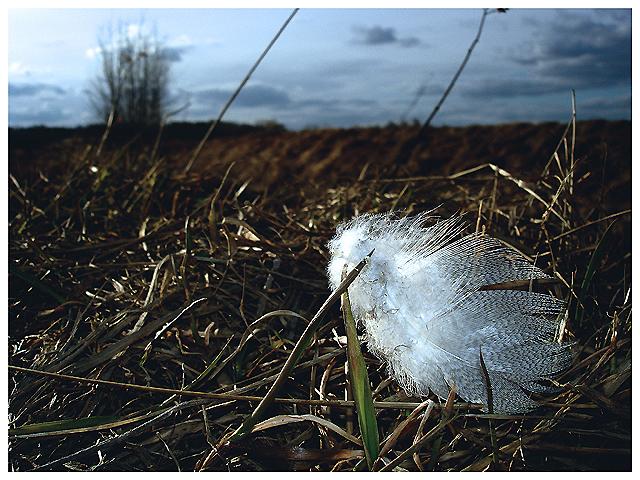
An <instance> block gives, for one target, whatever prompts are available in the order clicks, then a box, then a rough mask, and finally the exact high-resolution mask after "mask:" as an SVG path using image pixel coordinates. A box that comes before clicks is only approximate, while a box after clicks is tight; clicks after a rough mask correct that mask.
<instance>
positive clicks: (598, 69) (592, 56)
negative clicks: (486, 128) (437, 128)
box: [462, 10, 631, 98]
mask: <svg viewBox="0 0 640 480" xmlns="http://www.w3.org/2000/svg"><path fill="white" fill-rule="evenodd" d="M531 25H532V26H533V28H534V32H533V35H534V37H535V38H536V40H535V41H532V42H529V43H527V44H526V45H521V46H519V47H518V49H517V50H514V51H512V53H511V54H510V55H509V57H510V59H511V60H512V61H513V62H514V63H515V64H516V65H518V66H519V68H518V70H519V71H520V72H521V74H520V75H518V76H517V77H514V76H511V77H509V76H508V75H504V76H501V77H500V78H498V79H496V78H489V77H485V78H479V79H477V80H476V81H475V82H473V83H471V82H469V83H467V85H468V86H467V87H466V88H463V91H462V93H463V95H464V96H466V97H475V96H478V97H482V98H506V97H522V96H528V95H545V94H553V93H567V92H568V91H569V90H571V89H576V90H585V89H594V88H607V87H619V86H623V87H624V86H628V87H629V88H630V87H631V18H630V15H629V14H628V13H627V12H625V11H610V10H609V11H596V12H594V13H593V14H591V15H580V16H577V15H574V14H571V12H566V11H560V12H558V16H557V17H556V21H555V22H548V23H540V22H536V23H533V24H531ZM505 73H506V72H505Z"/></svg>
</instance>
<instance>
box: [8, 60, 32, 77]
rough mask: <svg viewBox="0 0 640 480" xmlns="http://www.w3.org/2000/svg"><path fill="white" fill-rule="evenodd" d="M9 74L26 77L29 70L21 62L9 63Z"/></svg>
mask: <svg viewBox="0 0 640 480" xmlns="http://www.w3.org/2000/svg"><path fill="white" fill-rule="evenodd" d="M9 73H11V74H13V75H26V74H28V73H29V69H28V68H27V66H26V65H24V64H23V63H22V62H11V63H10V64H9Z"/></svg>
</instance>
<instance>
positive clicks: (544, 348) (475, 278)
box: [328, 213, 571, 413]
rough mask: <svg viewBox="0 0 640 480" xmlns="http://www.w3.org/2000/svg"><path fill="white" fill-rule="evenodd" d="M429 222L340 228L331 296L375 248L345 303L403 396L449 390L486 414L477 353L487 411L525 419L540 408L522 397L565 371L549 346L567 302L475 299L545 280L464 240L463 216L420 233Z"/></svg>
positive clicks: (369, 222) (363, 220)
mask: <svg viewBox="0 0 640 480" xmlns="http://www.w3.org/2000/svg"><path fill="white" fill-rule="evenodd" d="M428 220H430V217H429V216H428V213H425V214H421V215H417V216H415V217H405V218H397V217H396V216H395V215H394V214H392V213H386V214H376V215H372V214H367V215H362V216H359V217H356V218H354V219H353V220H351V221H349V222H347V223H345V224H342V225H340V226H339V227H338V229H337V233H336V236H335V237H334V238H333V239H332V240H331V241H330V242H329V250H330V253H331V261H330V263H329V267H328V274H329V280H330V283H331V286H332V288H334V289H335V288H336V287H337V286H338V285H339V284H340V280H341V275H342V271H343V267H344V266H345V265H346V266H347V268H348V269H351V268H353V267H354V266H355V265H356V264H357V263H358V262H360V261H361V260H362V259H363V258H364V257H365V256H366V255H367V254H369V252H371V250H373V249H375V252H374V253H373V255H372V257H371V258H370V261H369V264H368V265H367V266H366V267H365V269H364V270H363V271H362V272H361V273H360V275H359V276H358V278H356V280H355V281H354V282H353V283H352V284H351V286H350V287H349V296H350V300H351V307H352V310H353V314H354V317H355V318H356V320H357V321H358V322H359V324H361V325H363V326H364V329H365V332H366V335H365V340H366V342H367V344H368V348H369V350H370V351H371V352H372V353H373V354H374V355H376V356H377V357H379V358H380V359H382V360H384V361H386V362H387V364H388V368H389V371H390V374H391V375H392V376H393V377H394V378H395V379H396V380H397V381H398V383H399V384H400V385H401V386H402V387H403V388H404V389H405V390H406V391H407V392H408V393H410V394H415V395H420V396H425V395H427V394H428V393H429V390H431V391H433V392H434V393H435V394H436V395H438V396H439V397H441V398H446V397H447V395H448V392H449V388H450V386H453V385H455V386H456V389H457V392H458V394H459V395H460V397H462V398H463V399H465V400H466V401H469V402H474V403H482V404H483V405H485V409H486V408H487V406H488V399H489V397H488V393H487V392H488V389H487V386H486V380H485V378H486V377H485V374H484V371H483V369H482V367H481V363H480V352H482V358H483V361H484V364H485V366H486V371H487V372H488V376H489V380H490V385H491V393H492V395H491V396H492V406H493V411H494V412H496V413H523V412H527V411H530V410H532V409H533V408H535V407H536V406H537V403H536V402H535V401H533V400H532V399H531V398H529V395H528V392H536V393H545V392H548V391H549V390H550V388H549V386H548V384H545V380H546V379H548V378H551V377H553V376H554V375H557V374H558V373H559V372H561V371H562V370H564V369H566V368H567V367H568V366H569V365H570V364H571V353H570V351H569V346H568V345H567V344H564V345H562V344H559V343H558V342H557V341H555V340H554V337H555V336H556V331H557V328H558V324H559V321H558V317H559V315H560V314H561V313H562V311H563V309H564V302H563V301H562V300H558V299H556V298H555V297H552V296H550V295H545V294H541V293H533V292H525V291H518V290H481V287H484V286H487V285H493V284H498V283H502V282H508V281H517V280H529V279H537V278H548V275H546V274H545V273H544V272H542V270H540V269H539V268H537V267H535V266H533V265H531V264H530V263H528V262H527V260H526V259H524V258H523V257H522V256H521V255H520V254H519V253H517V252H515V251H514V250H511V249H508V248H505V247H504V246H503V245H502V244H501V243H500V242H499V241H498V240H496V239H494V238H491V237H489V236H487V235H483V234H471V235H465V236H462V235H461V233H462V231H463V229H464V223H463V222H462V220H461V218H460V217H454V218H451V219H447V220H440V221H438V222H436V223H435V224H433V225H432V226H428V227H426V226H425V222H427V221H428Z"/></svg>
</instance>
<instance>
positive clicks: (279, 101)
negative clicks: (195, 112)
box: [193, 85, 291, 108]
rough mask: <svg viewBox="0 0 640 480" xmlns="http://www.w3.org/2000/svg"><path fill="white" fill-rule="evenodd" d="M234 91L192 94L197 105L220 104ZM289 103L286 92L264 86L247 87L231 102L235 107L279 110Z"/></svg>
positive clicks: (197, 92)
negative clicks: (273, 108) (274, 108)
mask: <svg viewBox="0 0 640 480" xmlns="http://www.w3.org/2000/svg"><path fill="white" fill-rule="evenodd" d="M233 92H234V90H231V89H229V90H227V89H221V88H210V89H206V90H199V91H196V92H193V95H194V97H195V101H196V102H197V103H202V102H204V103H207V104H221V103H224V102H226V101H227V100H228V99H229V98H231V95H233ZM290 103H291V99H290V98H289V95H288V94H287V92H285V91H283V90H280V89H277V88H274V87H269V86H266V85H247V86H246V87H244V88H243V89H242V91H241V92H240V94H239V95H238V97H237V98H236V99H235V101H234V102H233V105H234V106H235V107H239V108H255V107H276V108H281V107H284V106H287V105H288V104H290Z"/></svg>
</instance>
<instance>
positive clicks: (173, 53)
mask: <svg viewBox="0 0 640 480" xmlns="http://www.w3.org/2000/svg"><path fill="white" fill-rule="evenodd" d="M189 50H191V47H190V46H188V47H164V48H163V49H162V57H163V58H164V59H165V60H167V61H169V62H174V63H176V62H180V61H182V56H183V55H184V54H185V53H186V52H187V51H189Z"/></svg>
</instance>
